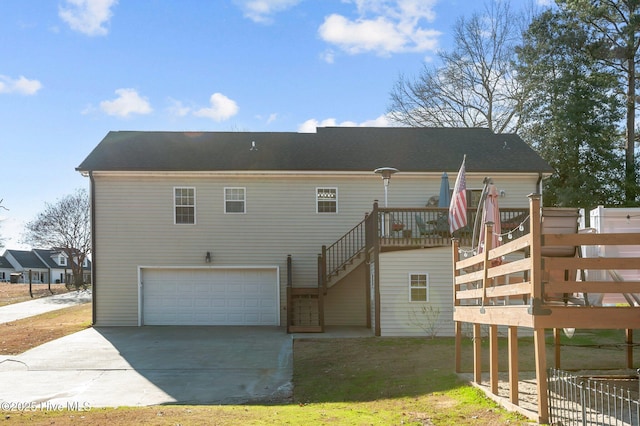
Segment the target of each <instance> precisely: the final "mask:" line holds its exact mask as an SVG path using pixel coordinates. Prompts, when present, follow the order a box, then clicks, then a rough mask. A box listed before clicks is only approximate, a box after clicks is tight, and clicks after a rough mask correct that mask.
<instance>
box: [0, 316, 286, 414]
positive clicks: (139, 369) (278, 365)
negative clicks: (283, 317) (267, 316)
mask: <svg viewBox="0 0 640 426" xmlns="http://www.w3.org/2000/svg"><path fill="white" fill-rule="evenodd" d="M292 342H293V341H292V338H291V336H290V335H287V334H286V332H285V330H284V328H279V327H106V328H103V327H101V328H91V329H87V330H84V331H81V332H79V333H75V334H72V335H69V336H66V337H63V338H61V339H58V340H55V341H52V342H49V343H46V344H44V345H41V346H38V347H37V348H34V349H31V350H29V351H27V352H25V353H23V354H21V355H17V356H0V383H4V384H5V385H3V386H0V403H2V404H4V405H6V404H7V403H9V404H11V403H32V404H34V405H35V406H38V407H44V408H47V407H49V408H48V409H55V408H56V407H65V408H66V407H71V408H74V407H76V408H82V407H84V408H88V407H112V406H143V405H157V404H166V403H179V404H237V403H244V402H249V401H259V400H264V401H269V400H282V399H287V398H289V397H290V396H291V391H292V385H291V378H292V371H293V370H292ZM4 408H6V407H4Z"/></svg>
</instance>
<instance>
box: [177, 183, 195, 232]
mask: <svg viewBox="0 0 640 426" xmlns="http://www.w3.org/2000/svg"><path fill="white" fill-rule="evenodd" d="M173 206H174V209H173V211H174V223H175V224H176V225H194V224H195V223H196V189H195V188H173Z"/></svg>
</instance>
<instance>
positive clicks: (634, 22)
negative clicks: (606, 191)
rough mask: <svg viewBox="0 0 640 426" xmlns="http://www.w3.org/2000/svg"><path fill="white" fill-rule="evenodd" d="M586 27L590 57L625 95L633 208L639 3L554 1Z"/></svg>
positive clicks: (628, 198) (627, 192)
mask: <svg viewBox="0 0 640 426" xmlns="http://www.w3.org/2000/svg"><path fill="white" fill-rule="evenodd" d="M557 3H558V5H559V6H560V7H561V8H565V9H567V10H570V11H572V12H574V13H575V14H576V16H578V18H579V19H580V20H581V21H582V22H584V23H585V24H587V28H588V30H589V32H590V36H591V39H592V40H591V41H592V42H591V44H590V45H589V46H586V47H587V48H588V51H589V52H590V54H591V55H592V56H593V57H594V58H595V59H597V60H598V61H599V62H601V63H602V64H604V65H606V66H608V67H610V68H611V69H613V70H615V71H616V72H617V75H618V78H619V87H620V88H621V89H622V90H621V91H622V92H624V93H625V101H626V131H625V133H626V139H625V145H624V147H625V160H624V164H625V181H624V196H625V204H626V205H628V206H632V205H636V204H637V202H638V200H637V196H638V183H637V173H636V161H635V142H636V129H635V126H636V122H635V116H636V102H637V99H636V88H635V86H636V67H637V66H638V49H639V48H640V1H638V0H557Z"/></svg>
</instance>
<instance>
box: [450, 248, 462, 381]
mask: <svg viewBox="0 0 640 426" xmlns="http://www.w3.org/2000/svg"><path fill="white" fill-rule="evenodd" d="M459 248H460V241H459V240H458V239H457V238H452V239H451V252H452V253H451V258H452V259H453V282H452V284H453V311H454V312H455V310H456V306H458V305H459V304H460V302H459V301H458V299H457V298H456V291H457V290H458V287H457V286H456V277H457V276H458V275H460V272H458V268H456V263H458V261H459V260H460V253H459V252H458V250H459ZM454 325H455V337H456V338H455V351H456V355H455V357H456V358H455V360H456V367H455V368H456V373H460V372H461V371H462V323H461V322H460V321H454Z"/></svg>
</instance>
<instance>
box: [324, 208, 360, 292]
mask: <svg viewBox="0 0 640 426" xmlns="http://www.w3.org/2000/svg"><path fill="white" fill-rule="evenodd" d="M366 220H367V216H365V218H364V219H363V220H362V221H361V222H360V223H358V224H357V225H356V226H354V227H353V228H351V229H350V230H349V231H348V232H347V233H346V234H344V235H343V236H342V237H340V239H338V240H337V241H336V242H335V243H333V244H331V245H330V246H324V245H323V246H322V254H320V257H319V261H318V267H319V270H320V273H319V274H318V277H319V279H320V283H319V284H320V287H322V288H323V289H324V290H325V291H326V288H327V281H328V279H329V277H330V276H331V275H333V274H335V273H336V272H337V271H339V270H340V269H341V268H343V267H345V266H346V265H347V264H348V263H349V262H350V261H352V260H353V259H354V258H355V257H356V256H357V255H358V254H359V253H361V252H362V251H363V250H364V247H365V243H366V232H365V221H366Z"/></svg>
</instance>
